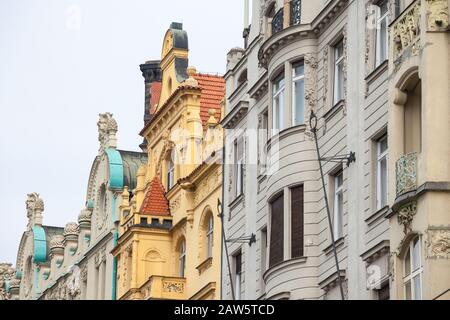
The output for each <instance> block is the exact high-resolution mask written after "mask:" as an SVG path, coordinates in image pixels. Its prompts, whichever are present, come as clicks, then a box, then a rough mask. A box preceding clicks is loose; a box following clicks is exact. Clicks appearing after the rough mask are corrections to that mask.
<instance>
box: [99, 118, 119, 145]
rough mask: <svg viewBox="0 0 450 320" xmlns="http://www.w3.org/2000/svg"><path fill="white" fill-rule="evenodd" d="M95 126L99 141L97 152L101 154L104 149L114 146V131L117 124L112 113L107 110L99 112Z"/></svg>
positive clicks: (115, 131) (116, 128)
mask: <svg viewBox="0 0 450 320" xmlns="http://www.w3.org/2000/svg"><path fill="white" fill-rule="evenodd" d="M97 127H98V141H99V142H100V148H99V154H103V153H104V151H105V149H107V148H109V147H113V148H115V147H116V143H117V141H116V133H117V130H118V126H117V122H116V120H114V118H113V114H112V113H109V112H107V113H101V114H99V120H98V122H97Z"/></svg>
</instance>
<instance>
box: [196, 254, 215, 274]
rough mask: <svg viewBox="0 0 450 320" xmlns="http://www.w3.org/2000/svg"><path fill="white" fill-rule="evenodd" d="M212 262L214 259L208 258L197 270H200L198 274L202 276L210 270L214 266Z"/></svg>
mask: <svg viewBox="0 0 450 320" xmlns="http://www.w3.org/2000/svg"><path fill="white" fill-rule="evenodd" d="M212 261H213V258H212V257H209V258H207V259H206V260H205V261H203V262H202V263H200V264H199V265H198V266H197V267H196V268H195V269H197V270H198V274H202V273H203V272H205V271H206V270H208V269H209V268H211V266H212Z"/></svg>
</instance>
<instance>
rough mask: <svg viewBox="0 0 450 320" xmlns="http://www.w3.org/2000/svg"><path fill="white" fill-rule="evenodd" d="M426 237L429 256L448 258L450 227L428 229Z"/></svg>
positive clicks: (449, 253)
mask: <svg viewBox="0 0 450 320" xmlns="http://www.w3.org/2000/svg"><path fill="white" fill-rule="evenodd" d="M428 239H429V241H428V247H429V250H428V256H429V257H430V258H438V259H450V228H445V229H442V228H436V229H434V228H433V229H430V230H428Z"/></svg>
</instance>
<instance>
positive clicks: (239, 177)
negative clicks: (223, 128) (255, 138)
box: [234, 138, 245, 198]
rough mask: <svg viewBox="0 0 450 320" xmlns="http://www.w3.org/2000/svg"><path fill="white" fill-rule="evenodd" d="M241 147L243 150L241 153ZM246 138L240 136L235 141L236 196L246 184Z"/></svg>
mask: <svg viewBox="0 0 450 320" xmlns="http://www.w3.org/2000/svg"><path fill="white" fill-rule="evenodd" d="M240 148H241V150H242V152H241V153H239V149H240ZM244 154H245V152H244V139H243V138H238V139H236V141H235V142H234V157H235V175H234V179H235V181H236V186H235V197H236V198H237V197H239V196H240V195H241V194H242V193H243V192H244V190H243V186H244V181H243V180H244Z"/></svg>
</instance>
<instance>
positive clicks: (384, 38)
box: [379, 19, 387, 63]
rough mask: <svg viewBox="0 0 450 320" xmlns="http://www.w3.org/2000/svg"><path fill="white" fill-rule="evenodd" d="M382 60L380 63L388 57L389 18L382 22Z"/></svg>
mask: <svg viewBox="0 0 450 320" xmlns="http://www.w3.org/2000/svg"><path fill="white" fill-rule="evenodd" d="M379 32H380V60H379V63H381V62H383V61H384V60H386V59H387V19H383V20H382V21H381V23H380V31H379Z"/></svg>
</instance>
